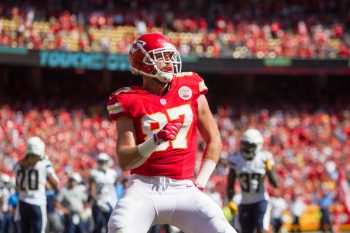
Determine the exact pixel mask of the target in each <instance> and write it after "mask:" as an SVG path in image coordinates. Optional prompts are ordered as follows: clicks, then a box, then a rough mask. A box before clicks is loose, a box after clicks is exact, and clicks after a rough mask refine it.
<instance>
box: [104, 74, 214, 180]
mask: <svg viewBox="0 0 350 233" xmlns="http://www.w3.org/2000/svg"><path fill="white" fill-rule="evenodd" d="M207 91H208V89H207V87H206V86H205V83H204V81H203V79H202V78H201V77H199V75H198V74H196V73H192V72H186V73H181V74H178V75H175V76H174V78H173V79H172V81H171V82H170V88H169V90H168V92H167V93H166V94H165V95H163V96H159V95H155V94H152V93H150V92H148V91H147V90H145V89H143V88H142V87H139V86H132V87H124V88H121V89H119V90H117V91H116V92H114V93H113V94H112V95H111V96H110V97H109V100H108V103H107V109H108V112H109V117H110V119H112V120H115V119H117V118H118V117H120V116H127V117H130V118H132V119H133V121H134V128H135V133H136V143H137V144H140V143H142V142H144V141H146V140H147V139H149V138H150V137H152V136H153V134H154V133H156V132H158V131H159V130H161V129H162V128H163V127H164V125H166V124H167V123H168V122H172V121H179V120H180V122H181V123H182V124H183V126H182V127H181V128H180V130H179V133H178V135H177V137H176V138H175V139H174V140H173V141H168V142H164V143H162V144H160V145H159V146H157V148H156V150H155V151H154V152H153V153H152V154H151V156H150V157H149V158H148V159H147V160H146V161H145V163H143V164H142V165H141V166H139V167H137V168H135V169H132V170H131V173H132V174H139V175H144V176H166V177H170V178H173V179H179V180H181V179H192V177H193V174H194V166H195V160H196V150H197V134H196V131H197V110H198V104H197V99H198V97H199V96H200V95H201V94H206V93H207Z"/></svg>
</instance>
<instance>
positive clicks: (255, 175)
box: [227, 129, 277, 233]
mask: <svg viewBox="0 0 350 233" xmlns="http://www.w3.org/2000/svg"><path fill="white" fill-rule="evenodd" d="M263 141H264V139H263V136H262V135H261V133H260V132H259V131H258V130H256V129H248V130H246V131H245V132H244V133H243V135H242V137H241V142H240V151H239V152H236V153H234V154H233V155H230V156H229V163H230V172H229V175H228V186H227V198H228V200H232V197H233V196H234V194H235V190H234V183H235V180H236V178H237V179H238V181H239V185H240V188H241V194H242V198H241V202H240V205H239V208H238V219H239V223H240V227H241V229H242V233H253V232H255V231H257V232H258V233H262V232H266V230H268V227H269V224H270V211H269V206H268V199H269V195H268V193H267V191H266V188H265V185H264V180H265V176H267V177H268V180H269V182H270V184H271V185H272V186H273V187H277V176H276V174H275V173H274V172H273V166H274V163H275V162H274V160H273V156H272V154H271V153H270V152H268V151H265V150H263V149H262V147H263Z"/></svg>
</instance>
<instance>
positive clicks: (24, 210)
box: [19, 201, 47, 233]
mask: <svg viewBox="0 0 350 233" xmlns="http://www.w3.org/2000/svg"><path fill="white" fill-rule="evenodd" d="M19 214H20V216H21V220H20V224H21V231H22V232H26V233H43V232H45V226H46V224H44V223H46V218H47V216H46V212H44V208H41V207H40V206H38V205H31V204H28V203H25V202H23V201H19Z"/></svg>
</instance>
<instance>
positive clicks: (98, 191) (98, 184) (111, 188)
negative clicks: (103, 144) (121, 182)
mask: <svg viewBox="0 0 350 233" xmlns="http://www.w3.org/2000/svg"><path fill="white" fill-rule="evenodd" d="M111 163H112V161H111V159H110V157H109V155H107V154H106V153H99V154H98V156H97V168H96V169H92V170H91V171H90V181H89V194H90V199H91V200H92V202H93V204H92V215H93V219H94V231H93V232H94V233H101V232H102V230H103V229H107V222H108V219H109V217H110V215H111V213H112V210H113V207H114V205H115V204H116V203H117V194H116V189H115V183H116V180H117V177H118V176H117V172H116V171H115V170H113V169H111V168H110V165H111Z"/></svg>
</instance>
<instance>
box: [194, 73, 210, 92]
mask: <svg viewBox="0 0 350 233" xmlns="http://www.w3.org/2000/svg"><path fill="white" fill-rule="evenodd" d="M192 77H193V79H194V80H195V81H196V82H197V83H198V84H197V85H198V92H199V94H204V95H205V94H207V93H208V88H207V86H206V85H205V83H204V80H203V79H202V78H201V77H200V76H199V75H198V74H197V73H194V72H193V75H192Z"/></svg>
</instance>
